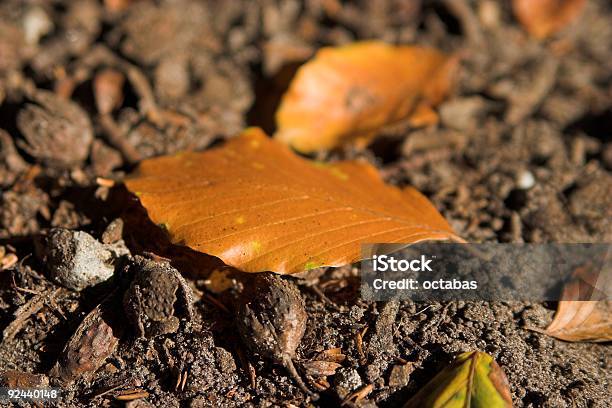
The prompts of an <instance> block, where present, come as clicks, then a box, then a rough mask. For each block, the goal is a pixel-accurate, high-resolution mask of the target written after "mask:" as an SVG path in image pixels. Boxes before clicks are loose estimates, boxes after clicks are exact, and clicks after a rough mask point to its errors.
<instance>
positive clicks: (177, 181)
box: [125, 129, 460, 273]
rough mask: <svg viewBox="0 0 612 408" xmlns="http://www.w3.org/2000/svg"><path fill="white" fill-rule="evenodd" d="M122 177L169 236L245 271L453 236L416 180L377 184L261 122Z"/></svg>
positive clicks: (363, 168)
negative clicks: (271, 134) (319, 159)
mask: <svg viewBox="0 0 612 408" xmlns="http://www.w3.org/2000/svg"><path fill="white" fill-rule="evenodd" d="M125 183H126V185H127V187H128V189H129V190H130V191H132V192H133V193H134V194H136V196H138V197H139V198H140V201H141V203H142V204H143V206H144V207H145V208H146V209H147V211H148V214H149V217H150V218H151V219H152V220H153V222H155V223H156V224H158V225H160V226H162V227H163V228H164V229H166V230H167V231H168V233H169V235H170V238H171V240H172V242H174V243H176V244H182V245H186V246H188V247H190V248H192V249H194V250H197V251H200V252H203V253H206V254H209V255H213V256H216V257H218V258H220V259H221V260H222V261H223V262H225V263H226V264H228V265H231V266H233V267H235V268H237V269H240V270H242V271H246V272H260V271H272V272H278V273H295V272H302V271H304V270H309V269H314V268H316V267H320V266H342V265H345V264H350V263H353V262H355V261H357V260H359V259H360V258H361V243H364V242H389V243H396V242H400V243H413V242H419V241H424V240H446V239H456V240H460V238H458V237H457V236H456V235H455V234H454V233H453V231H452V229H451V227H450V226H449V225H448V223H447V222H446V220H444V218H443V217H442V216H441V215H440V213H438V211H437V210H436V209H435V208H434V206H433V205H432V204H431V203H430V202H429V201H428V200H427V198H425V197H424V196H423V195H421V194H420V193H419V192H418V191H416V190H415V189H413V188H406V189H404V190H400V189H398V188H396V187H392V186H388V185H385V184H384V183H383V182H382V181H381V180H380V178H379V176H378V174H377V172H376V169H375V168H374V167H372V166H370V165H368V164H365V163H362V162H357V161H346V162H338V163H333V164H323V163H316V162H311V161H308V160H305V159H302V158H301V157H299V156H297V155H295V154H293V153H292V152H291V151H290V150H289V149H287V148H286V147H285V146H283V145H282V144H280V143H277V142H275V141H273V140H271V139H269V138H267V137H266V136H265V135H264V134H263V132H262V131H261V130H259V129H248V130H246V131H245V132H244V133H243V134H242V135H241V136H239V137H237V138H234V139H232V140H230V141H229V142H227V143H226V144H225V145H223V146H222V147H220V148H215V149H211V150H208V151H205V152H202V153H194V152H189V153H182V154H178V155H174V156H167V157H159V158H154V159H149V160H145V161H143V162H142V163H141V165H140V167H139V170H138V171H137V172H136V174H134V175H133V176H131V177H130V178H128V179H127V180H126V182H125Z"/></svg>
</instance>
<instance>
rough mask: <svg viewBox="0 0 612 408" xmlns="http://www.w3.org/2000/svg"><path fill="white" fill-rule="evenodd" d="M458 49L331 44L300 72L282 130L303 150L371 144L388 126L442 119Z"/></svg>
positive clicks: (284, 108)
mask: <svg viewBox="0 0 612 408" xmlns="http://www.w3.org/2000/svg"><path fill="white" fill-rule="evenodd" d="M457 65H458V59H457V58H456V57H449V56H447V55H445V54H443V53H441V52H440V51H438V50H436V49H433V48H427V47H419V46H393V45H389V44H386V43H383V42H377V41H367V42H358V43H354V44H351V45H347V46H342V47H328V48H323V49H321V50H319V52H317V54H316V56H315V58H314V59H313V60H311V61H310V62H308V63H306V64H305V65H303V66H302V67H301V68H300V69H299V70H298V72H297V74H296V76H295V78H294V79H293V81H292V82H291V84H290V86H289V90H288V91H287V93H286V94H285V95H284V96H283V99H282V102H281V105H280V107H279V109H278V111H277V112H276V122H277V127H278V131H277V133H276V135H275V137H276V138H277V139H279V140H280V141H282V142H284V143H287V144H289V145H291V146H292V147H294V148H295V149H296V150H298V151H300V152H313V151H317V150H325V149H332V148H334V147H337V146H339V145H341V144H343V143H346V142H351V141H354V142H355V143H356V144H357V145H361V146H363V145H366V144H367V143H369V142H370V141H371V140H372V139H373V137H374V136H376V133H377V132H378V131H379V130H380V129H381V128H383V127H385V126H388V125H392V124H395V123H397V122H400V121H404V120H408V123H410V124H411V125H413V126H421V125H425V124H430V123H436V122H437V115H436V114H435V112H433V110H432V107H433V106H435V105H437V104H438V103H440V102H441V101H442V100H443V99H444V97H445V96H446V94H447V93H448V92H449V90H450V88H451V86H452V82H453V80H452V79H453V77H454V73H455V72H456V68H457Z"/></svg>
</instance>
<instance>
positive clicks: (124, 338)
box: [0, 0, 612, 407]
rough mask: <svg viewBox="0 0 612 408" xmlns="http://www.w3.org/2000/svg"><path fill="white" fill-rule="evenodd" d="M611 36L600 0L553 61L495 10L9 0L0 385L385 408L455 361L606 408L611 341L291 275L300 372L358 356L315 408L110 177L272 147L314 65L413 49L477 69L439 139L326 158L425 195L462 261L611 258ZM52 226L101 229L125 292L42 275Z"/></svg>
mask: <svg viewBox="0 0 612 408" xmlns="http://www.w3.org/2000/svg"><path fill="white" fill-rule="evenodd" d="M120 3H121V2H114V1H109V2H108V3H107V4H120ZM611 22H612V7H611V5H610V2H608V1H606V0H598V1H589V2H588V4H587V6H586V8H585V11H584V13H583V14H582V15H581V17H580V18H579V19H578V20H577V21H576V23H575V24H573V25H571V26H569V27H568V28H567V29H565V30H564V31H563V32H562V33H561V34H559V35H557V36H556V37H554V38H553V39H550V40H547V41H536V40H533V39H531V38H530V37H529V36H528V35H527V34H526V33H525V32H524V31H523V30H522V29H521V27H520V26H519V25H518V24H517V22H516V21H515V20H514V18H513V16H512V13H511V11H510V10H509V7H507V5H506V2H496V1H480V2H470V1H468V0H465V1H452V0H450V1H439V2H438V1H431V2H429V1H422V2H421V1H400V0H376V1H356V2H337V1H333V0H330V1H323V0H321V1H315V0H313V1H306V2H305V3H301V2H298V1H292V0H286V1H272V0H271V1H263V0H262V1H259V2H252V1H238V0H232V1H228V2H213V1H210V2H208V1H203V2H200V1H195V0H166V1H163V0H162V1H158V2H153V1H147V0H140V1H134V2H133V4H131V5H130V6H129V7H128V8H127V9H125V10H122V11H112V10H109V9H108V8H105V7H104V6H103V4H102V2H98V1H94V0H86V1H80V2H70V1H61V0H40V1H32V2H22V1H18V0H6V1H3V2H2V3H0V128H1V129H2V130H0V186H1V188H2V190H1V191H2V194H1V196H0V245H2V249H0V251H4V253H3V254H2V255H1V256H0V260H1V261H2V265H6V268H4V267H3V269H2V270H1V271H0V330H2V331H3V336H2V343H0V371H2V370H18V371H19V372H20V373H19V374H17V373H16V372H14V371H8V374H7V373H5V374H4V377H5V378H4V381H7V376H11V375H12V376H19V375H21V376H23V377H24V378H25V379H24V380H23V381H26V383H28V384H36V383H37V382H41V383H44V382H45V381H47V380H48V378H47V377H46V376H47V375H48V376H49V378H50V380H49V381H50V382H51V384H56V385H58V386H60V387H61V388H62V390H63V394H62V397H61V399H60V400H58V401H56V402H54V403H53V404H54V406H61V407H76V406H91V407H99V406H109V407H111V406H123V405H124V404H125V402H123V401H122V400H121V395H122V392H123V393H124V394H125V392H126V391H130V390H142V391H143V392H146V394H143V398H140V399H133V400H132V401H129V402H127V404H128V405H129V406H131V407H149V406H156V407H158V406H165V407H179V406H184V407H207V406H261V407H267V406H311V405H314V406H339V405H340V403H341V402H342V401H343V400H344V399H345V398H346V397H347V395H349V394H350V393H351V392H353V391H356V390H360V389H362V388H363V387H364V386H367V385H370V384H372V391H371V392H370V393H369V394H368V395H367V396H366V397H364V398H362V399H360V400H359V401H358V402H350V401H348V402H347V403H346V404H347V405H349V406H350V405H355V406H363V407H373V406H380V407H392V406H401V404H402V403H403V402H405V401H407V400H408V399H409V398H410V396H412V395H414V393H415V392H416V391H417V390H418V389H419V388H420V387H422V386H423V385H424V384H425V383H426V382H428V381H429V380H430V379H431V378H432V377H433V375H434V374H435V373H436V372H437V371H439V370H440V369H441V368H442V367H444V366H445V365H446V364H448V363H449V362H450V361H452V360H453V358H454V356H456V355H457V353H458V352H462V351H470V350H475V349H479V350H482V351H486V352H488V353H490V354H491V355H492V356H493V357H494V358H495V359H496V361H497V362H498V363H499V364H500V366H501V367H502V368H503V370H504V372H505V373H506V376H507V377H508V380H509V383H510V388H511V393H512V398H513V402H514V404H515V406H518V407H522V406H524V407H540V406H545V407H607V406H610V404H611V401H612V392H611V390H612V387H611V385H610V382H611V380H612V371H611V369H610V363H611V358H612V353H611V351H610V346H609V345H607V344H588V343H567V342H562V341H559V340H555V339H553V338H550V337H547V336H545V335H543V334H540V333H536V332H532V331H528V330H526V329H525V328H524V327H525V326H536V327H545V326H546V325H547V324H548V323H549V322H550V321H551V319H552V316H553V314H554V310H555V308H556V305H555V304H552V303H551V304H548V303H546V304H539V303H537V304H526V303H520V302H499V303H467V302H452V303H448V304H415V303H411V302H402V303H395V302H390V303H371V302H364V301H362V300H361V299H360V296H359V277H358V270H357V267H356V266H355V267H351V266H347V267H344V268H339V269H329V270H326V271H315V272H314V273H310V274H308V275H307V276H305V277H301V278H297V277H296V278H288V279H290V280H291V281H292V282H293V283H294V284H295V285H297V287H298V289H299V291H300V292H301V295H302V296H303V297H304V300H305V304H306V310H307V313H308V321H307V324H306V332H305V335H304V338H303V339H302V341H301V343H300V344H299V347H298V349H297V356H296V358H295V361H296V366H297V367H298V371H299V372H301V373H304V367H305V366H307V365H308V364H307V363H308V362H309V361H312V360H315V359H316V356H317V354H318V353H320V352H322V351H324V350H327V349H331V348H337V347H339V348H341V350H342V353H343V354H344V355H345V356H346V359H345V360H344V361H342V362H341V365H342V367H341V368H338V369H337V370H335V373H334V374H332V375H329V376H327V377H322V378H321V377H319V378H312V377H311V378H308V376H305V377H306V381H307V382H308V384H309V386H310V387H313V388H315V387H319V390H320V396H321V397H320V399H319V400H318V401H316V402H313V401H311V400H310V398H309V396H308V395H307V394H305V393H304V392H303V391H302V390H301V389H300V388H299V387H298V386H297V385H296V383H295V381H294V380H293V379H292V378H291V377H290V376H289V375H288V373H287V371H286V370H285V369H284V368H283V367H281V366H278V365H275V364H272V363H271V362H270V361H269V360H267V359H264V358H262V356H259V355H256V354H253V353H249V352H247V350H246V348H245V347H244V345H243V344H242V343H241V340H240V338H239V337H238V334H237V331H236V327H235V325H234V321H235V319H234V318H233V308H232V306H231V304H230V303H231V302H229V303H228V302H226V299H224V298H223V296H220V295H217V294H216V293H215V292H214V291H213V290H212V289H211V287H210V283H209V282H208V281H207V279H206V278H207V274H208V272H209V271H210V268H209V267H208V268H207V267H206V264H207V261H208V260H206V259H203V257H201V256H198V255H197V254H194V253H191V252H189V251H186V250H183V249H181V248H175V247H172V246H170V245H169V244H168V243H167V242H166V240H165V237H164V234H163V232H162V231H161V230H158V229H157V228H156V227H154V226H152V225H149V224H148V223H147V219H146V215H145V212H144V210H143V209H142V208H140V207H139V205H138V202H137V200H136V199H135V198H134V197H132V196H130V195H129V194H128V193H127V192H126V191H125V189H124V188H123V187H122V186H121V184H120V183H116V184H115V185H114V186H111V183H108V181H109V180H116V181H120V180H121V179H122V178H123V177H124V175H125V174H126V173H128V172H129V171H130V170H132V169H133V168H134V166H135V164H136V163H137V162H138V161H140V160H142V159H144V158H147V157H152V156H156V155H161V154H167V153H173V152H176V151H180V150H184V149H192V150H202V149H205V148H207V147H209V146H211V145H217V144H219V143H222V141H223V140H224V139H225V138H228V137H231V136H232V135H234V134H236V132H238V131H239V130H240V129H242V128H243V127H245V126H246V125H257V126H262V127H263V128H264V129H266V130H267V131H269V132H270V131H273V121H272V113H273V112H274V109H275V108H276V106H277V104H278V99H279V96H280V95H281V94H282V92H283V90H284V89H286V87H287V84H288V81H289V80H290V78H291V76H292V74H293V73H294V72H295V69H296V67H297V66H299V64H301V63H302V62H303V61H305V60H306V59H308V58H309V57H310V56H311V55H312V53H313V52H314V51H315V50H316V49H317V48H319V47H321V46H323V45H338V44H344V43H348V42H351V41H354V40H359V39H371V38H376V39H383V40H385V41H389V42H392V43H405V44H410V43H418V44H426V45H432V46H436V47H438V48H440V49H442V50H444V51H447V52H453V53H458V54H460V55H461V57H462V70H461V77H460V79H459V81H458V86H457V89H456V90H455V91H454V93H453V96H452V97H451V98H450V99H448V100H447V101H446V102H444V103H443V104H442V105H441V106H440V108H439V109H438V111H439V113H440V118H441V120H440V124H439V125H437V126H435V127H432V128H426V129H406V128H397V129H390V130H388V131H386V132H385V135H384V136H383V137H381V138H379V139H378V140H377V141H376V142H375V143H374V144H373V145H372V146H370V147H369V148H368V149H367V150H365V151H362V152H355V151H354V150H352V149H346V150H340V151H335V152H330V153H328V154H325V155H323V156H322V157H320V158H323V159H326V160H338V159H343V158H353V157H362V158H365V159H367V160H369V161H370V162H372V163H373V164H375V165H376V166H377V167H378V168H379V169H380V172H381V174H382V175H383V177H384V178H385V180H387V181H388V182H390V183H393V184H396V185H400V186H403V185H413V186H414V187H416V188H417V189H419V190H420V191H421V192H423V193H424V194H426V195H427V196H428V197H429V198H430V199H431V200H432V202H433V203H434V204H435V205H436V207H437V208H438V209H439V210H440V211H441V212H442V214H443V215H444V216H445V217H446V218H447V219H448V220H449V221H450V223H451V224H452V226H453V228H454V229H455V231H456V232H457V233H458V234H459V235H460V236H462V237H464V238H465V239H467V240H469V241H480V242H487V241H488V242H612V194H611V193H612V139H611V138H610V136H611V131H612V81H611V79H612V48H611V47H610V44H612V24H610V23H611ZM105 70H106V72H107V73H108V72H110V73H111V74H109V75H110V76H111V78H112V75H113V73H114V74H115V75H117V73H120V75H119V77H121V76H123V77H124V78H125V82H124V83H123V86H122V93H123V98H122V100H120V101H119V103H114V102H117V101H116V100H114V101H113V100H112V98H111V101H110V102H108V101H106V102H104V101H102V102H101V101H99V100H96V91H99V89H100V88H101V87H103V86H104V83H103V81H102V80H100V81H98V80H97V79H99V78H100V77H102V76H103V74H104V72H105ZM119 99H121V98H119ZM105 103H106V104H105ZM108 106H110V108H108ZM98 177H102V179H97V178H98ZM117 219H120V220H121V221H116V220H117ZM52 228H64V229H68V230H79V231H84V232H87V233H88V234H90V235H91V236H93V237H94V238H95V239H94V240H92V242H91V243H90V244H91V246H92V247H96V245H104V248H105V251H110V252H112V253H113V254H115V253H118V254H119V255H117V257H118V259H119V260H118V261H117V263H116V264H115V265H111V266H110V268H111V274H112V270H114V271H115V276H114V277H113V278H112V279H110V280H109V281H107V282H104V283H101V284H97V285H95V286H93V287H89V288H86V289H84V290H82V291H75V290H70V289H67V288H65V287H64V286H65V285H64V286H60V285H59V284H57V283H55V282H57V281H58V279H56V280H52V279H51V278H50V276H49V272H48V269H49V265H50V263H51V262H56V263H59V264H62V262H67V260H63V258H62V256H63V255H62V254H63V253H64V252H61V250H59V251H60V252H58V253H59V258H58V257H55V258H53V257H50V255H49V254H48V253H47V254H45V251H47V252H48V247H49V245H56V246H59V247H61V245H60V243H59V240H60V239H71V238H70V237H73V235H71V234H72V233H65V234H64V235H61V234H58V235H53V234H51V235H49V231H50V230H51V229H52ZM62 236H63V237H64V238H61V237H62ZM74 236H77V235H74ZM78 236H79V237H80V235H78ZM55 237H57V238H55ZM66 237H68V238H66ZM54 239H55V240H58V241H57V242H51V243H50V241H52V240H54ZM79 239H80V238H79ZM121 240H123V242H121ZM67 242H68V241H67ZM78 242H85V241H82V240H81V241H78ZM62 245H63V244H62ZM66 245H67V244H66ZM83 245H84V244H83ZM88 245H89V244H88ZM46 248H47V249H46ZM62 248H63V247H62ZM96 248H97V247H96ZM66 251H68V250H66ZM113 251H115V252H113ZM127 252H129V253H130V254H131V255H125V254H126V253H127ZM13 254H14V255H13ZM152 254H155V255H152ZM120 255H121V256H120ZM137 255H144V256H145V258H149V259H153V261H145V260H143V259H144V258H135V257H136V256H137ZM15 257H16V258H15ZM158 257H165V258H168V259H170V260H171V263H172V267H174V268H176V269H177V270H178V271H179V272H180V273H181V274H182V275H183V276H185V277H186V278H187V279H186V280H183V279H182V278H180V275H178V274H174V272H173V268H172V267H170V266H167V265H166V266H164V267H161V266H159V265H161V264H163V262H161V261H159V259H160V258H158ZM52 258H53V260H51V259H52ZM138 259H140V261H139V260H138ZM15 261H16V262H15ZM158 261H159V262H158ZM147 262H153V263H156V262H157V263H156V264H157V265H158V266H153V267H149V266H147V265H149V264H147ZM143 265H144V266H143ZM155 268H162V269H163V268H166V269H164V270H165V272H159V270H157V269H155ZM156 273H167V274H169V275H163V276H171V278H168V279H161V280H160V279H157V278H155V277H156V276H157V277H159V276H158V275H156ZM177 275H178V276H177ZM134 279H141V280H142V281H143V282H148V283H150V285H151V288H150V289H147V290H148V291H149V292H146V291H145V292H143V293H140V294H139V296H149V298H148V299H153V300H151V302H152V303H148V304H147V305H148V306H147V305H144V306H142V305H141V306H140V307H141V308H140V309H138V308H137V309H134V307H135V306H134V305H133V304H129V302H127V304H126V305H124V301H123V293H124V292H125V291H127V290H131V289H128V288H131V286H130V285H131V282H132V281H133V280H134ZM156 282H157V283H156ZM156 284H157V285H158V286H155V285H156ZM144 286H146V285H144ZM143 290H144V289H143ZM190 294H191V295H190ZM151 296H152V297H151ZM189 296H192V297H193V299H192V300H193V307H192V308H191V307H189V306H187V304H188V303H189V301H188V300H186V299H187V298H188V297H189ZM147 307H148V308H149V309H148V310H147ZM130 313H131V314H130ZM147 313H148V316H151V314H157V315H161V317H162V318H161V320H160V319H158V320H160V321H161V323H163V324H161V323H160V324H159V325H157V326H155V327H154V329H155V330H154V331H153V332H148V331H147V332H141V331H140V330H141V323H142V316H143V315H147ZM134 316H135V317H134ZM86 317H87V318H86ZM139 325H140V326H139ZM147 327H148V326H147ZM366 328H367V330H366ZM151 330H153V329H151ZM75 332H76V334H75ZM139 334H143V336H139ZM71 338H72V340H70V339H71ZM69 341H70V344H68V343H69ZM67 344H68V348H70V347H72V350H74V353H73V354H70V355H66V353H63V352H62V350H64V348H65V347H67ZM71 345H72V346H71ZM98 367H99V368H98ZM24 373H33V374H44V375H45V376H44V377H41V376H31V375H27V374H24ZM253 373H254V374H253ZM315 382H316V383H317V384H315ZM0 404H2V402H0Z"/></svg>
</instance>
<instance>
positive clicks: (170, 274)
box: [123, 256, 193, 337]
mask: <svg viewBox="0 0 612 408" xmlns="http://www.w3.org/2000/svg"><path fill="white" fill-rule="evenodd" d="M129 271H130V272H131V273H132V274H133V275H134V279H133V281H132V284H131V285H130V287H129V289H128V290H127V291H126V292H125V295H124V298H123V307H124V309H125V313H126V315H127V317H128V319H129V320H130V321H131V322H132V324H133V325H134V326H135V327H136V331H137V334H138V336H139V337H154V336H159V335H162V334H167V333H174V332H176V331H177V330H178V328H179V323H180V320H179V317H178V316H181V315H183V316H184V317H186V318H187V319H191V318H192V317H193V309H192V303H193V295H192V292H191V288H190V287H189V285H188V284H187V282H186V281H185V279H184V278H183V277H182V276H181V274H180V273H179V272H178V271H177V270H176V269H174V268H173V267H172V266H170V264H169V263H168V262H156V261H154V260H151V259H147V258H144V257H141V256H136V257H135V258H134V263H133V264H132V265H130V267H129ZM177 301H178V302H177ZM175 305H178V306H179V307H177V308H175Z"/></svg>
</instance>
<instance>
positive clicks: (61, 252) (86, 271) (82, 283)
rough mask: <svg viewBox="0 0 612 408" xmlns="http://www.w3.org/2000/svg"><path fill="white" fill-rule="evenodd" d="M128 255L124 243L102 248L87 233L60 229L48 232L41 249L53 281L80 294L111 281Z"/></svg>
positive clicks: (102, 245)
mask: <svg viewBox="0 0 612 408" xmlns="http://www.w3.org/2000/svg"><path fill="white" fill-rule="evenodd" d="M128 253H129V251H128V249H127V248H126V247H125V245H124V243H123V241H118V242H116V243H114V244H102V243H100V242H98V241H97V240H96V239H95V238H94V237H92V236H91V235H89V234H88V233H86V232H83V231H71V230H66V229H59V228H57V229H52V230H51V231H50V232H49V235H48V236H47V238H46V245H45V247H44V248H43V249H42V255H43V258H44V262H45V263H46V265H47V269H48V271H49V274H50V276H51V278H52V279H53V280H54V281H56V282H57V283H59V284H60V285H62V286H64V287H66V288H68V289H72V290H77V291H79V290H82V289H84V288H87V287H89V286H93V285H97V284H98V283H100V282H104V281H105V280H107V279H109V278H110V277H111V276H113V274H114V272H115V263H116V262H117V260H118V259H119V258H120V257H121V256H123V255H127V254H128Z"/></svg>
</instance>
